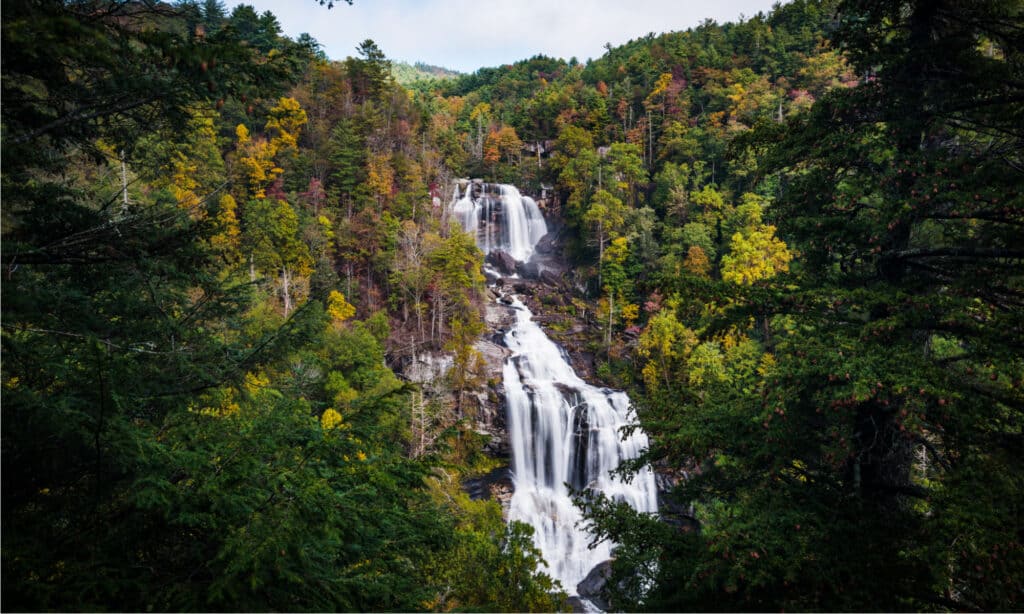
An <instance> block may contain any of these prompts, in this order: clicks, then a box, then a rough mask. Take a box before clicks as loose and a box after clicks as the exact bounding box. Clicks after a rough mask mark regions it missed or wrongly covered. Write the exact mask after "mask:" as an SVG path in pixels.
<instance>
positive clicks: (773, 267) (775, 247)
mask: <svg viewBox="0 0 1024 614" xmlns="http://www.w3.org/2000/svg"><path fill="white" fill-rule="evenodd" d="M792 259H793V255H792V254H791V253H790V251H789V249H788V248H787V247H786V244H785V243H783V242H782V240H780V239H779V238H778V237H776V236H775V227H774V226H761V227H760V228H757V229H754V230H748V231H747V232H746V234H744V233H743V232H737V233H736V234H734V235H733V236H732V241H731V243H730V253H729V254H726V255H725V256H723V257H722V279H724V280H725V281H731V282H733V283H735V284H739V285H747V286H749V285H751V284H753V283H754V282H756V281H760V280H762V279H771V278H772V277H775V276H776V275H778V274H779V273H784V272H786V271H788V270H789V263H790V261H791V260H792Z"/></svg>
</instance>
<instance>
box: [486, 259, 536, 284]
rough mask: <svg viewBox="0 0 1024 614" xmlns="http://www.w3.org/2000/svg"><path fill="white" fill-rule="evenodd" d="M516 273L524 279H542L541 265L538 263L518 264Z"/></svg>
mask: <svg viewBox="0 0 1024 614" xmlns="http://www.w3.org/2000/svg"><path fill="white" fill-rule="evenodd" d="M492 253H493V252H492ZM509 257H510V258H511V256H509ZM515 272H516V273H518V274H519V276H520V277H522V278H523V279H529V280H535V279H540V265H539V264H537V263H536V262H517V263H516V270H515Z"/></svg>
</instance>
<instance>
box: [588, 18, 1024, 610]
mask: <svg viewBox="0 0 1024 614" xmlns="http://www.w3.org/2000/svg"><path fill="white" fill-rule="evenodd" d="M837 19H838V30H837V32H836V33H835V41H836V44H837V45H838V48H839V49H841V50H842V51H843V52H845V53H846V54H847V56H848V57H849V59H850V60H851V62H852V63H853V65H854V66H855V68H856V69H857V71H858V73H859V74H860V75H862V81H861V83H860V84H859V85H858V86H857V87H854V88H851V89H836V90H833V91H832V92H831V93H829V94H826V95H825V96H824V97H822V98H821V99H820V100H818V101H817V102H816V103H815V104H814V105H813V107H811V108H810V109H809V110H808V111H807V112H805V113H802V114H800V115H797V116H795V117H794V118H793V119H792V120H791V121H789V122H786V123H784V124H775V125H767V124H765V125H762V126H761V127H760V129H759V130H757V131H755V133H754V134H753V136H752V137H751V138H749V139H746V140H745V141H743V142H745V144H746V145H747V146H749V147H750V148H752V149H753V150H754V151H757V152H759V153H760V154H761V155H762V156H763V160H764V161H765V163H764V165H763V168H762V169H761V170H762V172H768V173H773V174H774V176H776V177H778V179H779V183H778V185H779V188H778V194H777V202H776V204H775V213H776V217H777V219H778V220H779V233H780V236H782V237H783V238H785V240H786V241H787V242H788V243H789V245H790V247H791V248H794V249H795V251H796V252H797V254H798V258H797V259H796V260H795V261H794V264H795V266H794V271H793V274H792V275H789V276H786V277H780V278H777V279H776V280H775V282H774V283H755V284H753V285H751V286H750V287H749V288H748V289H746V290H743V291H740V290H736V289H733V290H732V291H730V292H729V293H728V295H727V296H726V297H722V296H721V295H719V298H720V300H721V301H722V302H723V303H724V304H726V305H727V308H724V309H722V310H721V311H720V312H718V313H717V314H711V315H709V316H706V319H705V320H704V321H703V322H702V324H701V330H702V331H704V332H705V334H706V335H708V336H711V335H712V334H715V333H716V331H721V330H723V329H725V328H728V327H729V326H732V325H737V324H742V322H744V320H746V319H747V318H748V317H751V318H755V319H756V320H757V321H758V322H762V323H763V327H761V326H759V328H761V333H760V337H759V339H758V342H759V343H760V344H761V346H762V347H763V349H764V351H765V352H766V353H767V355H769V356H770V357H771V361H770V362H768V363H765V362H763V361H762V364H761V366H760V367H759V372H760V377H754V378H750V379H748V380H742V379H740V380H736V379H733V378H731V376H723V377H722V378H721V380H720V381H717V382H712V383H708V382H707V381H706V378H705V381H704V382H703V383H699V382H697V381H696V380H695V378H694V377H693V376H692V372H691V375H690V377H689V380H688V381H676V382H675V383H673V384H671V385H669V386H662V387H661V388H660V389H658V390H656V391H650V390H649V391H648V395H647V398H646V399H644V400H643V402H642V403H641V412H640V415H641V422H642V424H643V426H644V428H645V429H647V431H648V432H649V433H651V434H652V436H653V439H654V441H655V444H654V445H653V446H652V448H651V451H650V453H649V455H648V460H651V461H654V462H656V463H661V464H665V465H668V466H670V467H675V468H678V469H690V470H691V471H692V473H691V474H690V477H689V479H688V480H685V481H684V482H683V483H682V485H681V486H680V487H679V488H678V489H677V492H676V493H675V494H676V497H677V499H678V501H679V502H680V503H683V504H686V503H692V504H693V505H694V506H695V508H696V509H695V515H696V519H697V521H698V523H699V529H697V530H690V531H686V530H680V529H677V528H673V527H672V526H666V525H664V524H661V523H658V522H656V521H653V520H650V519H642V518H637V517H635V515H632V514H630V513H629V512H628V510H623V509H621V508H616V507H615V506H611V505H608V504H607V502H605V504H603V505H596V506H594V508H593V510H592V517H593V518H594V520H595V521H596V523H597V525H598V527H599V528H600V530H601V531H602V532H603V534H605V535H608V536H611V537H613V538H615V539H617V540H620V541H621V542H622V543H623V547H622V548H621V550H620V553H619V557H618V559H617V561H616V564H617V568H618V569H619V570H620V571H621V573H622V575H623V577H624V581H623V582H622V583H620V584H619V585H617V589H616V590H617V593H618V594H617V595H616V596H617V597H618V599H619V603H620V604H622V605H623V607H627V608H629V607H647V608H651V609H653V610H671V609H677V608H681V609H716V610H717V609H726V610H734V609H743V610H750V609H754V610H769V609H776V608H782V609H787V610H790V609H815V610H817V609H823V610H904V609H924V610H934V609H946V608H949V609H954V610H1013V609H1016V608H1017V607H1019V604H1020V602H1021V598H1022V594H1021V586H1022V583H1024V481H1022V480H1024V478H1022V475H1024V454H1022V451H1024V435H1022V428H1024V391H1022V378H1024V233H1022V229H1024V158H1022V155H1021V152H1024V30H1022V28H1021V24H1022V23H1024V9H1022V5H1021V3H1020V2H1017V1H1005V0H982V1H978V2H958V1H957V2H954V1H939V2H933V1H927V2H925V1H919V2H912V1H911V2H908V1H897V0H849V1H846V2H842V3H840V6H839V10H838V13H837ZM736 151H737V152H739V151H741V149H740V148H739V147H737V148H736ZM694 289H695V291H698V292H699V291H701V288H700V287H695V288H694ZM694 351H695V352H696V350H694ZM737 382H740V385H737ZM680 509H686V508H685V507H683V508H680ZM683 526H689V525H686V524H684V525H683ZM636 570H639V571H640V573H637V572H636ZM644 577H646V578H648V579H649V580H650V582H649V583H645V582H643V581H642V579H643V578H644Z"/></svg>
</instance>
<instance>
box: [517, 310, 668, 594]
mask: <svg viewBox="0 0 1024 614" xmlns="http://www.w3.org/2000/svg"><path fill="white" fill-rule="evenodd" d="M513 308H514V309H515V311H516V323H515V325H514V326H513V327H512V329H511V330H509V331H508V333H507V334H506V335H505V343H506V345H507V346H508V348H509V349H510V350H511V351H512V356H511V357H510V358H509V359H508V360H507V361H506V363H505V369H504V380H505V400H506V404H507V411H508V425H509V440H510V443H511V446H512V472H513V484H514V486H515V492H514V494H513V496H512V501H511V504H510V508H509V520H510V521H513V520H519V521H522V522H524V523H527V524H529V525H530V526H532V527H533V529H534V542H535V543H536V545H537V547H538V548H539V549H540V551H541V553H542V555H543V557H544V560H545V561H546V562H547V563H548V569H547V573H548V574H549V575H551V576H552V577H553V578H555V579H556V580H558V581H560V582H561V583H562V586H563V588H565V589H566V591H567V592H568V593H569V594H570V595H571V594H574V593H575V592H576V585H577V584H578V583H579V582H580V581H581V580H583V579H584V577H586V575H587V574H588V573H589V572H590V570H591V569H593V568H594V567H595V566H597V565H598V564H599V563H601V562H603V561H606V560H608V559H610V558H611V557H612V544H609V543H608V542H607V541H605V542H602V543H600V544H598V545H597V547H595V548H593V549H590V548H588V544H589V542H590V539H591V536H590V534H589V532H587V531H586V530H585V529H584V528H583V527H582V526H580V525H578V524H577V523H580V522H581V521H582V519H583V517H582V514H581V512H580V510H579V509H577V508H576V507H575V506H574V505H573V503H572V500H571V498H570V495H569V487H570V486H571V487H572V488H573V489H577V490H579V489H583V488H591V489H594V490H596V491H599V492H601V493H603V494H605V495H606V496H608V497H609V498H611V499H613V500H616V501H625V502H627V503H629V505H631V506H632V507H633V508H635V509H636V510H638V511H640V512H649V513H654V512H656V511H657V506H658V501H657V488H656V485H655V480H654V473H653V472H652V471H651V469H650V468H649V467H645V468H643V469H642V470H641V471H640V472H639V473H638V474H637V475H635V476H634V477H633V479H632V480H631V481H630V482H624V481H622V480H620V479H618V478H614V477H612V476H611V473H610V472H611V471H612V470H613V469H615V468H616V467H618V465H619V464H620V463H621V462H622V461H624V460H628V459H632V458H636V457H637V456H638V455H639V454H640V453H641V452H642V451H643V450H644V449H645V448H646V447H647V435H646V434H644V433H643V432H642V431H640V430H639V429H637V430H635V431H633V433H632V434H631V435H630V436H628V437H626V438H625V439H623V437H622V434H621V431H620V429H621V428H622V427H623V426H625V425H626V424H628V422H629V419H630V411H631V410H630V404H629V397H628V396H627V395H626V393H625V392H622V391H615V390H610V389H607V388H597V387H595V386H592V385H590V384H588V383H587V382H585V381H583V380H582V379H581V378H580V377H579V376H578V375H577V374H576V372H575V371H574V370H573V369H572V367H571V366H570V365H569V363H568V360H567V357H566V355H565V354H564V352H563V351H562V349H561V348H559V347H558V346H557V345H556V344H555V343H554V342H553V341H552V340H551V339H549V338H548V336H547V335H546V334H545V333H544V331H543V330H542V329H541V328H540V326H539V325H538V324H537V323H536V322H534V321H533V319H532V317H533V314H532V313H531V312H530V310H529V309H528V308H527V307H526V305H524V304H523V303H522V302H521V301H519V300H518V299H514V300H513Z"/></svg>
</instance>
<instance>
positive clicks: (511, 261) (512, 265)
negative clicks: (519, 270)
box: [485, 249, 516, 275]
mask: <svg viewBox="0 0 1024 614" xmlns="http://www.w3.org/2000/svg"><path fill="white" fill-rule="evenodd" d="M485 261H486V262H487V263H488V264H491V265H492V266H494V268H496V269H498V272H500V273H503V274H505V275H513V274H515V272H516V259H515V258H513V257H512V254H510V253H508V252H506V251H503V250H500V249H498V250H494V251H493V252H490V253H489V254H487V258H486V259H485Z"/></svg>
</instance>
